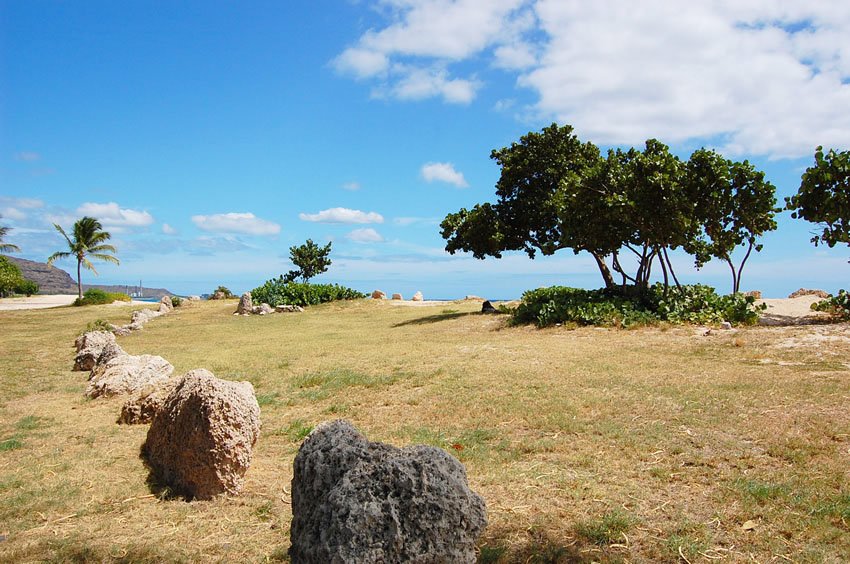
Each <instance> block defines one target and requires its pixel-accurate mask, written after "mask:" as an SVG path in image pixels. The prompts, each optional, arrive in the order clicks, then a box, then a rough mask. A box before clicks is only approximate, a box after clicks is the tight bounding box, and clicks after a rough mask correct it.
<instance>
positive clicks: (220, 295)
mask: <svg viewBox="0 0 850 564" xmlns="http://www.w3.org/2000/svg"><path fill="white" fill-rule="evenodd" d="M210 299H211V300H226V299H227V294H225V293H224V292H222V291H221V290H216V291H215V292H213V295H212V296H210Z"/></svg>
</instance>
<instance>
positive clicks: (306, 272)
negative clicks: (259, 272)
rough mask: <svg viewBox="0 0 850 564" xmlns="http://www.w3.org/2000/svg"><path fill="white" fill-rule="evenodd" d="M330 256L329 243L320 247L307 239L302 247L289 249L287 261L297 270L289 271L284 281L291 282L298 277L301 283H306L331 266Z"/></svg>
mask: <svg viewBox="0 0 850 564" xmlns="http://www.w3.org/2000/svg"><path fill="white" fill-rule="evenodd" d="M330 254H331V243H328V244H327V245H325V246H324V247H320V246H319V245H317V244H316V243H314V242H313V240H312V239H307V242H306V243H304V244H303V245H295V246H292V247H289V260H291V261H292V264H294V265H295V266H297V267H298V269H297V270H290V271H289V272H288V273H287V274H286V275H285V276H284V278H285V279H286V281H288V282H292V281H294V280H295V279H296V278H299V277H300V278H301V281H302V282H307V281H309V280H310V278H313V277H314V276H317V275H319V274H321V273H323V272H327V270H328V267H329V266H330V265H331V259H330V258H328V255H330Z"/></svg>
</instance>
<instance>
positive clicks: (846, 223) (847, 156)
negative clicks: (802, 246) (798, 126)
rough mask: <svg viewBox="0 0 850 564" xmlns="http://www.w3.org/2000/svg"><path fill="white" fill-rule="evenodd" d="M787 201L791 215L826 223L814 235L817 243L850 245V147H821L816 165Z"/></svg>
mask: <svg viewBox="0 0 850 564" xmlns="http://www.w3.org/2000/svg"><path fill="white" fill-rule="evenodd" d="M785 201H786V208H787V209H789V210H792V211H793V213H792V214H791V217H793V218H795V219H796V218H800V219H805V220H806V221H811V222H812V223H819V224H821V225H822V231H821V232H820V233H816V234H815V235H814V237H812V243H814V244H815V246H817V245H818V244H820V243H825V244H826V245H828V246H829V247H834V246H835V245H837V244H838V243H846V244H847V245H848V246H850V151H842V152H836V151H835V150H834V149H830V151H829V152H828V153H826V154H824V152H823V147H818V148H817V150H816V151H815V165H814V166H812V167H809V168H807V169H806V172H804V173H803V178H802V181H801V183H800V189H799V190H798V191H797V193H796V194H795V195H793V196H791V197H790V198H786V200H785Z"/></svg>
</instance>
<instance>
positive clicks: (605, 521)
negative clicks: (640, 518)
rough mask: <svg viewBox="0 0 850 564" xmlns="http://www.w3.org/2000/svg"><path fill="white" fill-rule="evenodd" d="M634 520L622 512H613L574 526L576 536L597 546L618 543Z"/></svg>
mask: <svg viewBox="0 0 850 564" xmlns="http://www.w3.org/2000/svg"><path fill="white" fill-rule="evenodd" d="M634 523H635V519H634V517H632V516H631V515H628V514H626V513H624V512H622V511H619V510H614V511H609V512H607V513H605V514H603V515H602V516H601V517H599V518H597V519H589V520H585V521H579V522H578V523H576V525H575V532H576V534H577V535H578V536H580V537H581V538H583V539H585V540H586V541H588V542H591V543H593V544H595V545H597V546H605V545H607V544H612V543H615V542H619V541H620V540H622V539H623V533H625V532H626V531H628V530H629V529H630V528H631V527H632V525H634Z"/></svg>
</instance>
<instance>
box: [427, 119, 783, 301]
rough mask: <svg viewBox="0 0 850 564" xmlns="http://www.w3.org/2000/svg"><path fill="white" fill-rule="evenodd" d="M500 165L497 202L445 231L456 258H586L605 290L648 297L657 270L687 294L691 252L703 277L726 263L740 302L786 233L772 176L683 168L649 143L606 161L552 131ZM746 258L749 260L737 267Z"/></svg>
mask: <svg viewBox="0 0 850 564" xmlns="http://www.w3.org/2000/svg"><path fill="white" fill-rule="evenodd" d="M491 158H492V159H494V160H495V161H496V162H497V163H498V164H499V166H500V167H501V176H500V178H499V180H498V182H497V184H496V196H497V201H496V203H494V204H491V203H484V204H479V205H476V206H474V207H473V208H472V209H471V210H467V209H461V210H460V211H458V212H457V213H452V214H449V215H448V216H446V218H445V219H444V220H443V222H442V224H441V229H442V236H443V238H444V239H446V241H447V244H446V250H447V251H449V252H450V253H455V252H457V251H466V252H470V253H472V254H473V256H475V257H476V258H484V257H486V256H494V257H497V258H499V257H501V254H502V253H503V252H504V251H525V252H526V253H527V254H528V256H529V257H531V258H534V257H535V255H536V253H538V252H540V253H542V254H544V255H551V254H554V253H555V252H556V251H558V250H560V249H572V250H573V251H574V252H575V253H579V252H581V251H586V252H588V253H590V254H591V255H592V256H593V257H594V259H595V260H596V263H597V265H598V267H599V270H600V273H601V275H602V277H603V279H604V281H605V286H606V288H608V289H612V288H614V287H616V286H620V287H623V288H625V287H627V286H630V287H633V288H637V292H638V293H639V294H644V293H646V292H647V290H648V288H649V286H650V280H651V277H652V274H653V269H654V268H658V269H660V271H661V274H662V276H663V280H664V289H665V292H666V289H667V287H668V286H669V285H671V284H672V283H675V284H676V286H678V287H680V289H681V285H680V284H679V281H678V278H677V277H676V273H675V271H674V268H673V263H672V261H671V260H670V251H674V250H677V249H682V250H684V251H685V252H687V253H689V254H690V255H692V256H693V257H694V262H695V264H696V266H697V267H701V266H703V265H704V264H705V263H706V262H708V261H709V260H711V259H714V258H716V259H719V260H722V261H724V262H725V263H726V264H727V265H728V266H729V268H730V270H731V274H732V285H733V292H737V291H738V290H739V288H740V283H741V271H742V270H743V269H744V266H745V264H746V262H747V260H748V259H749V257H750V254H751V253H752V251H753V250H755V251H759V250H761V245H760V244H759V243H758V238H759V237H760V236H761V235H763V234H764V233H765V232H767V231H771V230H773V229H776V222H775V220H774V216H775V214H776V212H777V211H779V210H778V209H777V208H776V197H775V188H774V186H773V185H772V184H771V183H770V182H768V181H766V180H765V177H764V173H763V172H761V171H759V170H756V169H755V167H753V166H752V165H751V164H750V163H749V162H747V161H744V162H734V161H731V160H729V159H726V158H724V157H723V156H722V155H720V154H719V153H717V152H715V151H712V150H707V149H700V150H698V151H695V152H694V153H693V154H692V155H691V157H690V159H689V160H688V161H682V160H681V159H679V158H678V157H676V156H675V155H673V154H672V153H670V150H669V148H668V147H667V146H666V145H664V144H663V143H661V142H659V141H657V140H655V139H650V140H648V141H646V144H645V147H644V148H643V149H642V150H638V149H635V148H631V149H628V150H622V149H612V150H610V151H608V153H607V155H603V154H602V153H601V152H600V150H599V148H598V147H596V145H594V144H593V143H589V142H582V141H581V140H579V138H578V137H577V136H576V135H575V133H574V132H573V128H572V127H571V126H569V125H565V126H558V125H557V124H552V125H551V126H549V127H546V128H544V129H543V130H542V131H541V132H531V133H528V134H527V135H525V136H523V137H522V138H521V139H520V141H519V142H518V143H513V144H512V145H511V146H510V147H505V148H502V149H499V150H494V151H493V152H492V154H491ZM739 247H741V248H742V250H743V257H742V258H740V259H739V260H738V261H737V262H736V261H735V260H734V259H733V253H734V252H735V251H736V249H738V248H739ZM656 273H657V271H656ZM615 274H616V275H617V276H618V277H619V281H616V280H615Z"/></svg>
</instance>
